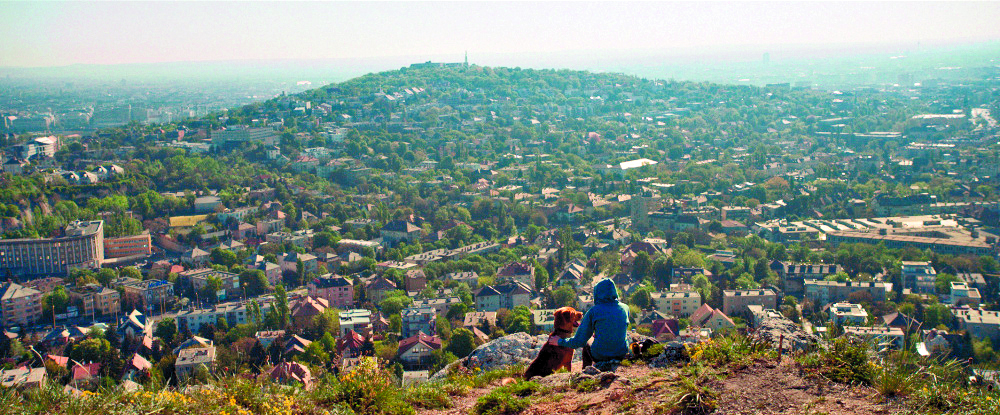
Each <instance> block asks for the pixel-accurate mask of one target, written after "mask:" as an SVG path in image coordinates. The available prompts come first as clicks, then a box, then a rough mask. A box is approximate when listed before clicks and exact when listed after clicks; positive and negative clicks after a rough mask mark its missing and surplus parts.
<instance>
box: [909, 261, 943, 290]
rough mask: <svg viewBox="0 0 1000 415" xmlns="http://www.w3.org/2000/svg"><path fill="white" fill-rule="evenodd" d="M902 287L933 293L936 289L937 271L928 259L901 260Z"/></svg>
mask: <svg viewBox="0 0 1000 415" xmlns="http://www.w3.org/2000/svg"><path fill="white" fill-rule="evenodd" d="M902 267H903V270H902V274H903V288H904V289H906V288H909V289H910V290H911V291H912V292H915V293H923V294H933V293H935V292H936V290H937V285H936V284H937V271H936V270H934V267H932V266H931V263H930V262H929V261H903V265H902Z"/></svg>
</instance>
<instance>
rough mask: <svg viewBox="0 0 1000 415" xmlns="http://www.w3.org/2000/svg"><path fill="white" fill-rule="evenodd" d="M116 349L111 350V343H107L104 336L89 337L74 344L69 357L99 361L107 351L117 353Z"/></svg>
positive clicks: (84, 360) (78, 359)
mask: <svg viewBox="0 0 1000 415" xmlns="http://www.w3.org/2000/svg"><path fill="white" fill-rule="evenodd" d="M117 352H118V351H117V350H114V351H112V349H111V343H109V342H108V341H107V340H106V339H104V338H90V339H86V340H84V341H82V342H80V343H79V344H77V345H76V346H73V348H72V350H71V351H70V353H69V358H70V359H73V360H76V361H78V362H83V363H86V362H100V361H102V360H104V358H105V357H106V356H107V355H108V354H109V353H117Z"/></svg>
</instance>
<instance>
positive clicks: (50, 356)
mask: <svg viewBox="0 0 1000 415" xmlns="http://www.w3.org/2000/svg"><path fill="white" fill-rule="evenodd" d="M45 358H46V359H49V360H51V361H53V362H56V364H57V365H59V366H61V367H66V365H67V364H69V358H68V357H66V356H58V355H54V354H47V355H45Z"/></svg>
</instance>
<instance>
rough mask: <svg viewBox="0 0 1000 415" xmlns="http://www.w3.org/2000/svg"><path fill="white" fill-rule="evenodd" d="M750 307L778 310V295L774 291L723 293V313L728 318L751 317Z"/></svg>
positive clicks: (729, 291)
mask: <svg viewBox="0 0 1000 415" xmlns="http://www.w3.org/2000/svg"><path fill="white" fill-rule="evenodd" d="M749 305H759V306H762V307H764V308H771V309H776V308H778V293H776V292H774V291H773V290H725V291H723V293H722V312H723V313H725V314H726V315H727V316H738V315H743V316H749V315H750V309H748V308H747V306H749Z"/></svg>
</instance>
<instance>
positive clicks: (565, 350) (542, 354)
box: [524, 307, 583, 379]
mask: <svg viewBox="0 0 1000 415" xmlns="http://www.w3.org/2000/svg"><path fill="white" fill-rule="evenodd" d="M554 317H555V323H554V324H553V326H554V329H553V330H552V334H551V336H559V337H560V338H563V339H565V338H569V337H570V336H572V335H573V331H574V330H576V328H577V327H579V326H580V319H582V318H583V313H581V312H579V311H576V309H575V308H573V307H563V308H560V309H557V310H556V311H555V316H554ZM572 365H573V349H571V348H569V347H562V346H553V345H551V344H548V343H545V345H543V346H542V350H539V351H538V357H536V358H535V360H534V361H533V362H531V365H530V366H528V369H527V370H525V371H524V379H531V378H533V377H535V376H548V375H551V374H552V373H554V372H555V371H557V370H559V369H561V368H566V370H570V369H571V367H572Z"/></svg>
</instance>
